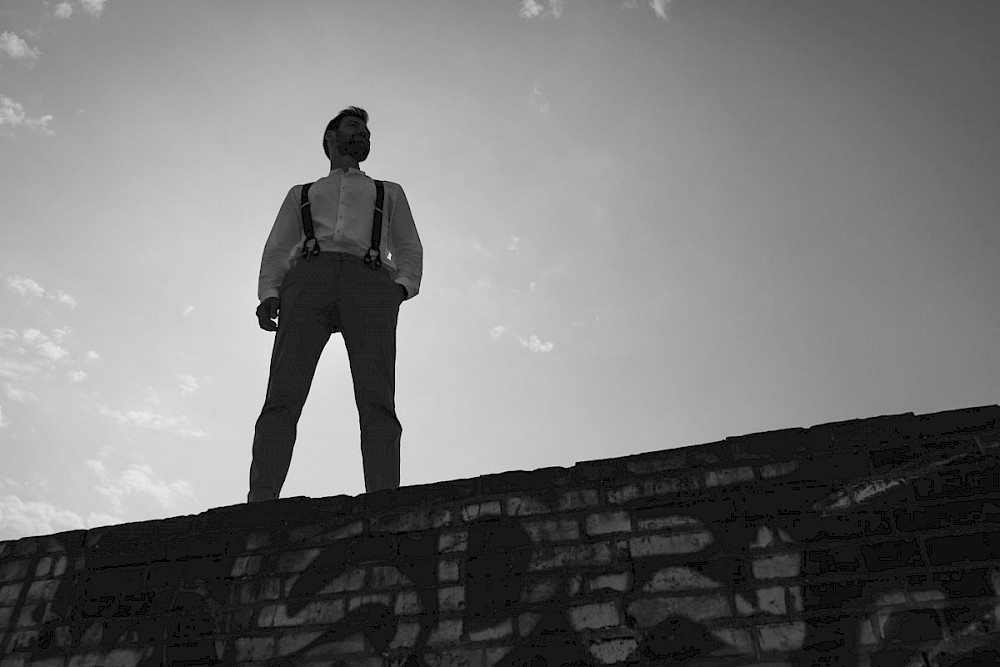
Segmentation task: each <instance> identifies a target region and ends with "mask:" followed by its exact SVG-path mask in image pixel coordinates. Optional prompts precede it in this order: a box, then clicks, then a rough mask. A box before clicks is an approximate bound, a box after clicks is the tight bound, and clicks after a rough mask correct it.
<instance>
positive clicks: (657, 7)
mask: <svg viewBox="0 0 1000 667" xmlns="http://www.w3.org/2000/svg"><path fill="white" fill-rule="evenodd" d="M649 6H650V7H651V8H652V10H653V11H654V12H655V13H656V15H657V16H659V17H660V18H661V19H663V20H664V21H666V20H668V19H669V18H670V17H669V16H667V8H668V7H669V6H670V0H649ZM622 7H623V8H625V9H637V8H638V7H639V0H625V2H623V3H622Z"/></svg>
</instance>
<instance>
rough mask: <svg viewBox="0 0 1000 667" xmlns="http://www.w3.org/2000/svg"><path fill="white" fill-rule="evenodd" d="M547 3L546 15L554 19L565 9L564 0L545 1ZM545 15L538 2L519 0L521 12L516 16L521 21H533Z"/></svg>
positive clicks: (542, 7)
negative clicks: (521, 19)
mask: <svg viewBox="0 0 1000 667" xmlns="http://www.w3.org/2000/svg"><path fill="white" fill-rule="evenodd" d="M547 1H548V3H549V11H548V14H549V15H552V16H554V17H556V18H559V17H560V16H562V13H563V9H565V7H566V0H547ZM544 13H545V6H544V5H543V4H542V3H541V2H539V1H538V0H521V10H520V11H519V12H518V16H520V17H521V18H523V19H533V18H537V17H538V16H541V15H542V14H544Z"/></svg>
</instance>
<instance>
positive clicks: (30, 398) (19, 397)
mask: <svg viewBox="0 0 1000 667" xmlns="http://www.w3.org/2000/svg"><path fill="white" fill-rule="evenodd" d="M5 393H6V394H7V398H9V399H10V400H12V401H17V402H18V403H37V402H38V397H37V396H35V395H34V394H32V393H31V392H30V391H25V390H23V389H18V388H17V387H15V386H13V385H9V384H8V385H7V386H6V389H5Z"/></svg>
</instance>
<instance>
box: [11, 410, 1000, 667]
mask: <svg viewBox="0 0 1000 667" xmlns="http://www.w3.org/2000/svg"><path fill="white" fill-rule="evenodd" d="M998 417H1000V408H998V407H997V406H987V407H980V408H969V409H966V410H955V411H949V412H940V413H935V414H929V415H919V416H915V415H913V414H912V413H907V414H902V415H890V416H882V417H876V418H872V419H861V420H853V421H846V422H837V423H831V424H823V425H818V426H814V427H812V428H808V429H804V428H792V429H787V430H782V431H772V432H767V433H757V434H752V435H745V436H739V437H732V438H727V439H726V440H724V441H721V442H714V443H708V444H702V445H696V446H691V447H685V448H680V449H671V450H665V451H658V452H649V453H647V454H642V455H637V456H629V457H623V458H617V459H606V460H599V461H587V462H582V463H578V464H576V465H574V466H573V467H571V468H544V469H541V470H534V471H530V472H524V471H515V472H508V473H504V474H499V475H489V476H483V477H479V478H476V479H463V480H455V481H448V482H441V483H438V484H432V485H426V486H414V487H404V488H401V489H398V490H395V491H383V492H378V493H373V494H366V495H362V496H358V497H348V496H336V497H331V498H322V499H311V498H303V497H299V498H288V499H283V500H277V501H273V502H269V503H262V504H259V505H253V506H247V505H243V504H241V505H234V506H231V507H223V508H218V509H213V510H210V511H208V512H205V513H203V514H200V515H197V516H182V517H175V518H171V519H165V520H161V521H150V522H142V523H133V524H125V525H119V526H110V527H105V528H97V529H92V530H89V531H74V532H68V533H59V534H56V535H50V536H43V537H29V538H25V539H21V540H17V541H12V542H0V667H20V666H22V665H44V666H46V667H57V666H58V667H84V666H98V665H100V666H105V665H107V666H115V667H118V666H122V667H124V666H134V665H143V666H146V665H149V666H152V665H214V664H218V665H224V664H230V665H260V666H265V665H334V666H347V665H350V666H352V667H353V666H359V667H362V666H363V667H376V666H378V667H381V666H388V665H394V666H411V667H413V666H425V665H426V666H431V667H452V666H455V667H458V666H470V667H480V666H481V667H493V666H500V667H513V666H515V665H532V666H538V665H635V666H642V665H650V666H651V665H758V666H764V665H768V666H770V667H777V666H779V665H796V666H799V665H801V666H806V665H866V666H872V667H875V666H878V667H886V666H900V667H903V666H911V665H912V666H917V665H920V666H926V665H932V666H935V667H956V666H959V665H961V666H965V665H988V664H997V662H998V661H1000V652H998V649H997V648H996V647H997V644H998V641H1000V631H998V621H1000V530H998V529H1000V472H998V469H1000V466H998V465H997V463H998V454H1000V424H998ZM540 444H542V443H540Z"/></svg>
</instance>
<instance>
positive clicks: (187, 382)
mask: <svg viewBox="0 0 1000 667" xmlns="http://www.w3.org/2000/svg"><path fill="white" fill-rule="evenodd" d="M177 378H178V379H179V380H180V381H181V383H180V385H179V386H180V390H181V394H190V393H192V392H194V391H197V390H198V381H197V380H196V379H194V378H193V377H191V376H190V375H178V376H177Z"/></svg>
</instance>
